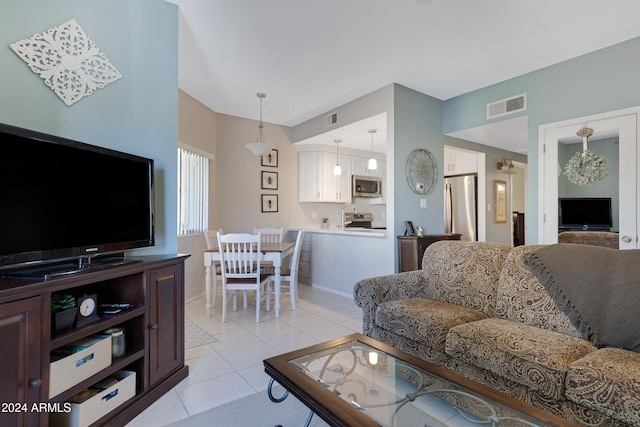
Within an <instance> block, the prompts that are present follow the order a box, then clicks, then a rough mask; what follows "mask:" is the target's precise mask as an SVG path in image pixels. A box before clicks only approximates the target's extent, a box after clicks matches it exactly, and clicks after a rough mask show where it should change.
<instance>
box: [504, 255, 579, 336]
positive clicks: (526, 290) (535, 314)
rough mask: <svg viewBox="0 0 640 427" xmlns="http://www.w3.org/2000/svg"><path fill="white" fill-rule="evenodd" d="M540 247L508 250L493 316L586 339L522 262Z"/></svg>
mask: <svg viewBox="0 0 640 427" xmlns="http://www.w3.org/2000/svg"><path fill="white" fill-rule="evenodd" d="M541 247H543V245H526V246H517V247H515V248H513V249H512V250H511V252H509V255H508V256H507V258H506V259H505V261H504V265H503V267H502V273H501V274H500V280H499V282H498V291H497V300H496V311H495V317H500V318H503V319H507V320H513V321H514V322H519V323H524V324H527V325H531V326H536V327H538V328H542V329H549V330H551V331H555V332H560V333H563V334H567V335H571V336H574V337H579V338H585V339H586V336H582V335H581V334H580V332H578V330H577V329H576V327H575V326H573V324H572V323H571V320H570V319H569V317H568V316H567V315H566V314H565V313H564V312H562V311H561V310H560V308H558V306H557V305H556V303H555V302H554V300H553V298H551V296H550V295H549V294H548V293H547V291H546V290H545V288H544V286H543V285H542V283H540V280H539V279H538V277H537V276H536V275H535V274H534V273H533V271H531V269H530V268H529V267H528V266H527V265H526V264H525V261H524V259H523V258H524V257H525V256H527V254H529V253H531V252H533V251H535V250H536V249H538V248H541Z"/></svg>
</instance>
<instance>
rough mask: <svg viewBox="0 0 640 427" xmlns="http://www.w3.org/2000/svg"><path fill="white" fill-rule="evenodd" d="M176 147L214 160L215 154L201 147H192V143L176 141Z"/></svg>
mask: <svg viewBox="0 0 640 427" xmlns="http://www.w3.org/2000/svg"><path fill="white" fill-rule="evenodd" d="M178 148H182V149H183V150H187V151H191V152H192V153H194V154H198V155H199V156H202V157H206V158H207V159H209V160H214V159H215V156H214V155H213V154H212V153H209V152H208V151H205V150H203V149H201V148H198V147H194V146H193V145H189V144H185V143H184V142H180V141H178Z"/></svg>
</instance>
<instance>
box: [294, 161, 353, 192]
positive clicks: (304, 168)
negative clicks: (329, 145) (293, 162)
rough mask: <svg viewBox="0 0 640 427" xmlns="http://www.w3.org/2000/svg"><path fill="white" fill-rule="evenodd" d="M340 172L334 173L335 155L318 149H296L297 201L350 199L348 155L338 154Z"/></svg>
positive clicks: (349, 162) (349, 163)
mask: <svg viewBox="0 0 640 427" xmlns="http://www.w3.org/2000/svg"><path fill="white" fill-rule="evenodd" d="M339 162H340V167H341V168H342V175H334V174H333V168H334V166H335V165H336V155H335V154H333V153H327V152H321V151H301V152H299V153H298V201H299V202H327V203H347V202H350V201H351V158H350V156H347V155H340V156H339Z"/></svg>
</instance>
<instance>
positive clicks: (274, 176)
mask: <svg viewBox="0 0 640 427" xmlns="http://www.w3.org/2000/svg"><path fill="white" fill-rule="evenodd" d="M262 189H263V190H277V189H278V172H267V171H262Z"/></svg>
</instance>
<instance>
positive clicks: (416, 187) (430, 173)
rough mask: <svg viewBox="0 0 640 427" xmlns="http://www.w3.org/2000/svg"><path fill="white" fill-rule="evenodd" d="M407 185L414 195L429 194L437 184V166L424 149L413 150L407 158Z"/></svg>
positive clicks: (431, 155)
mask: <svg viewBox="0 0 640 427" xmlns="http://www.w3.org/2000/svg"><path fill="white" fill-rule="evenodd" d="M406 174H407V184H409V188H411V191H413V192H414V193H416V194H431V192H432V191H433V190H434V189H435V188H436V184H437V183H438V164H437V163H436V159H435V158H434V157H433V154H431V152H430V151H429V150H425V149H424V148H417V149H415V150H413V151H412V152H411V153H410V154H409V157H407V166H406Z"/></svg>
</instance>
